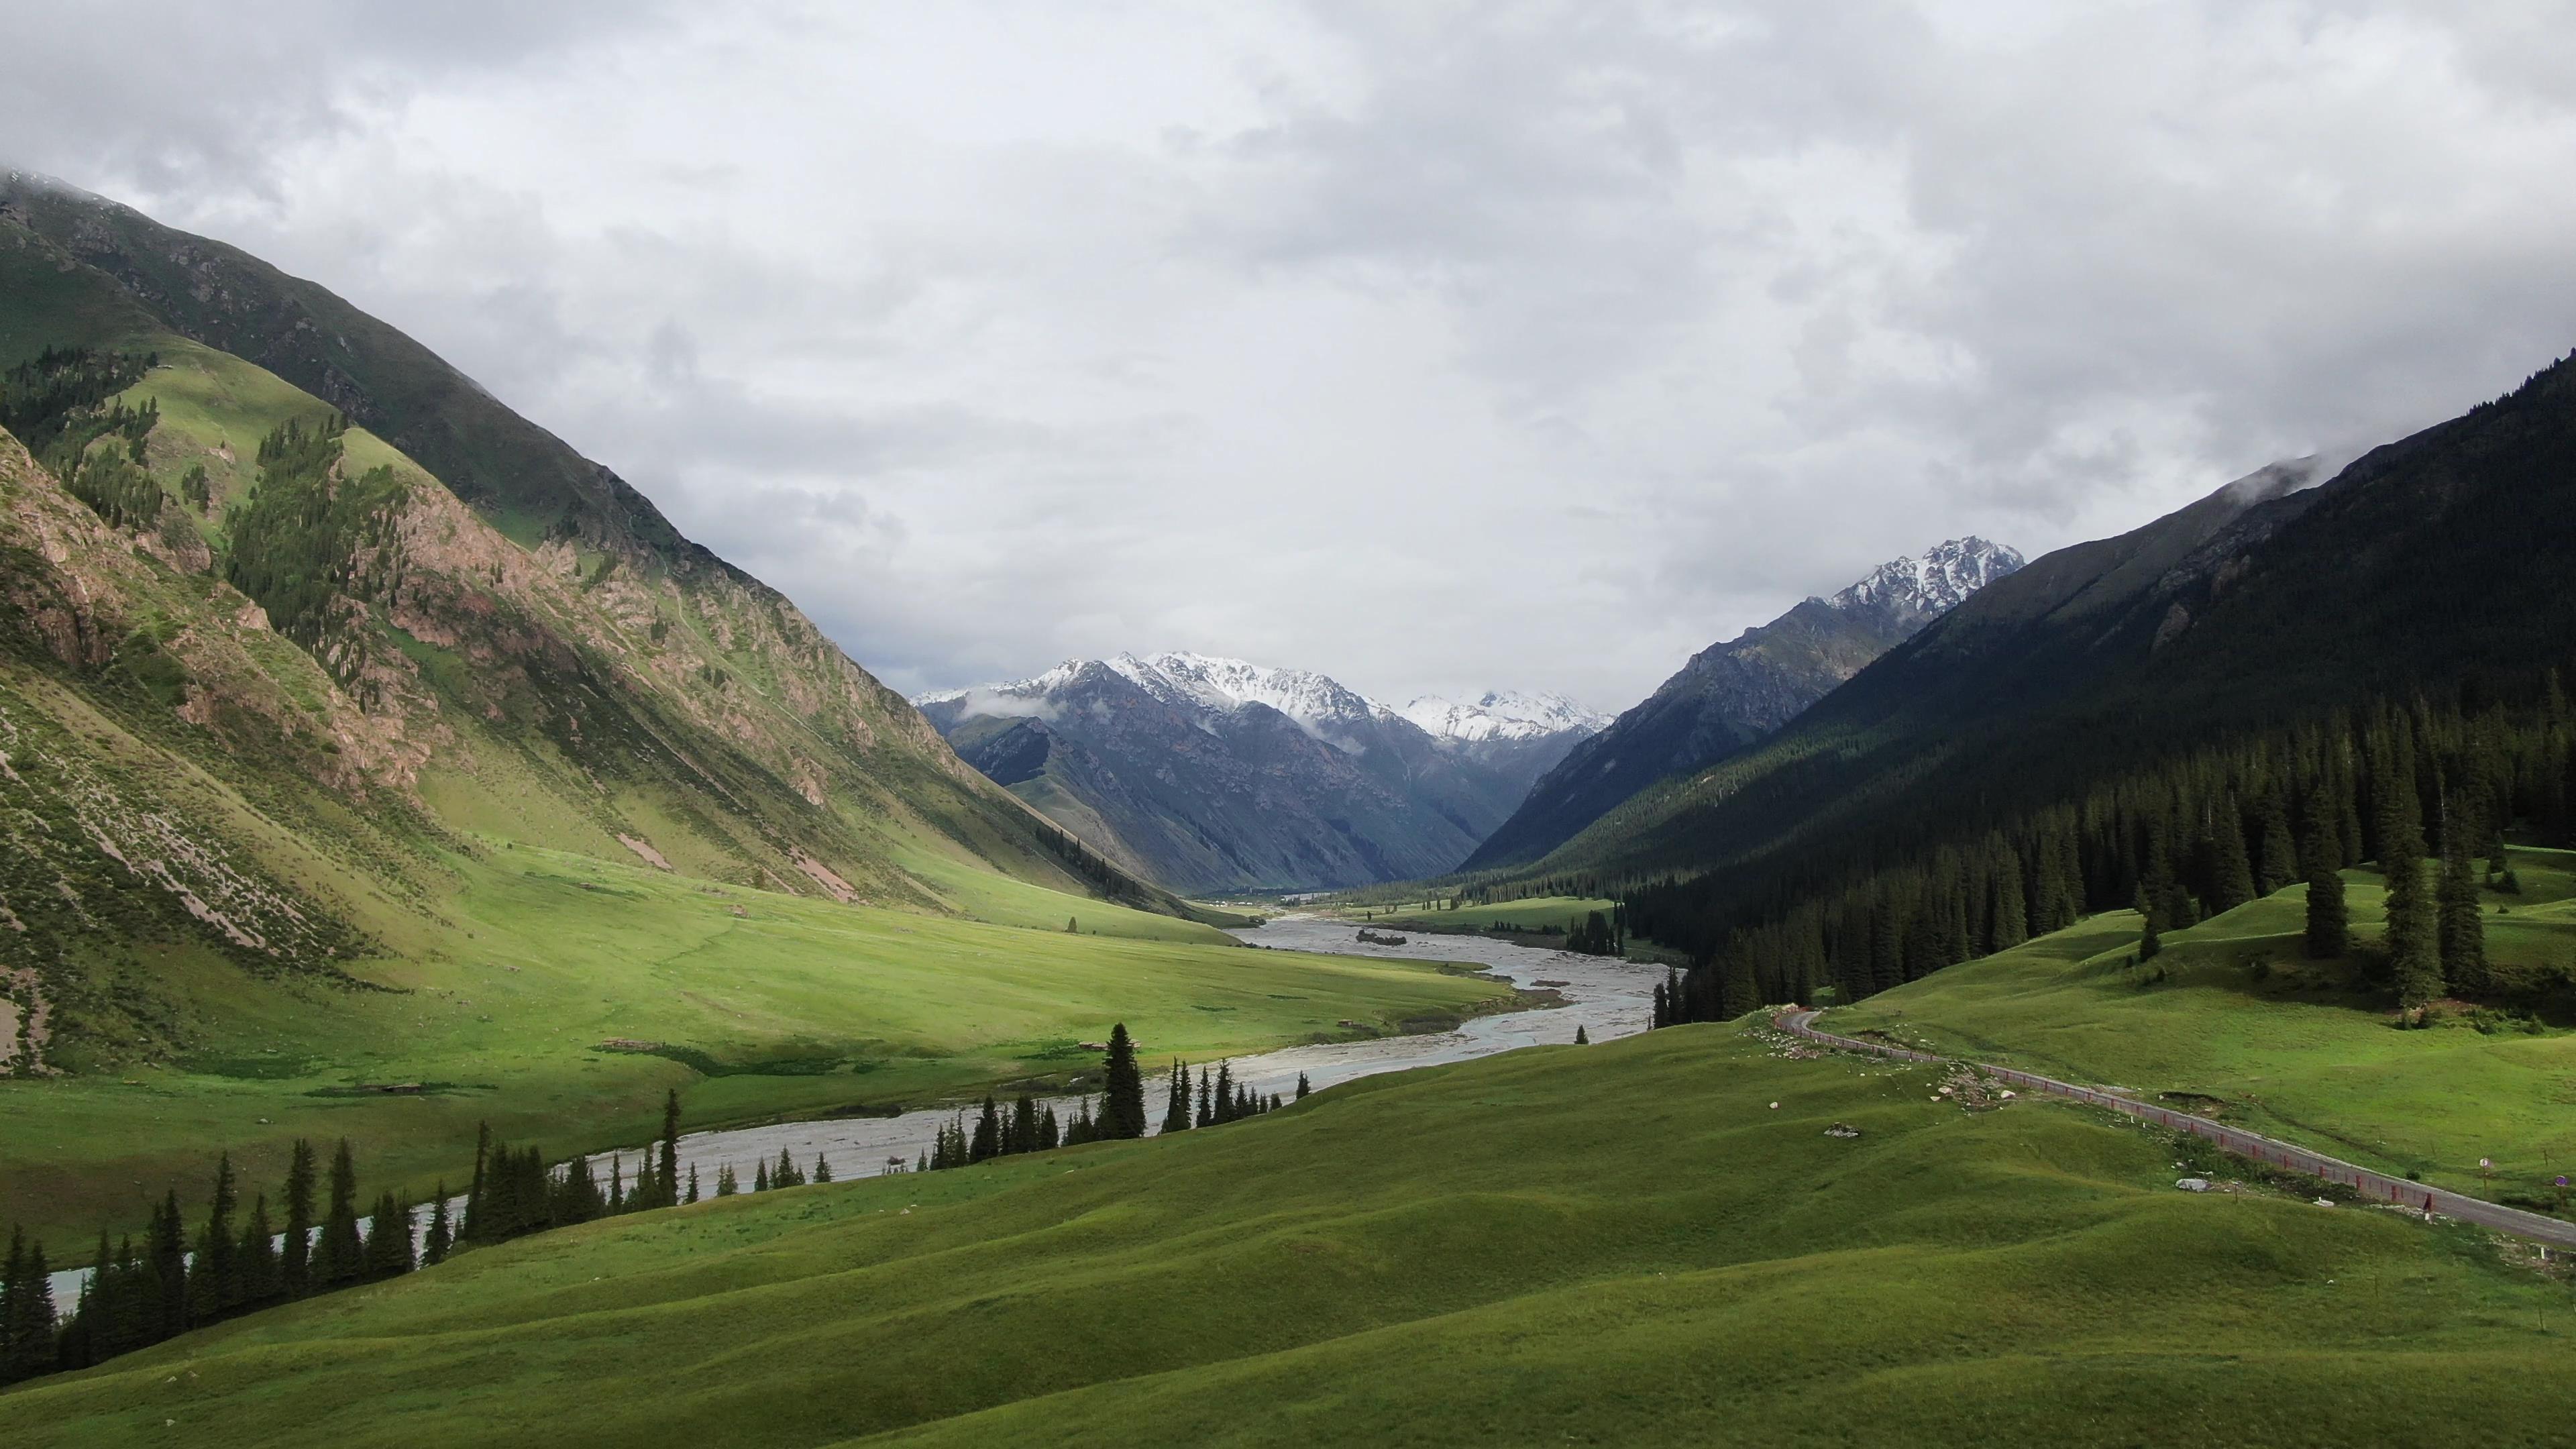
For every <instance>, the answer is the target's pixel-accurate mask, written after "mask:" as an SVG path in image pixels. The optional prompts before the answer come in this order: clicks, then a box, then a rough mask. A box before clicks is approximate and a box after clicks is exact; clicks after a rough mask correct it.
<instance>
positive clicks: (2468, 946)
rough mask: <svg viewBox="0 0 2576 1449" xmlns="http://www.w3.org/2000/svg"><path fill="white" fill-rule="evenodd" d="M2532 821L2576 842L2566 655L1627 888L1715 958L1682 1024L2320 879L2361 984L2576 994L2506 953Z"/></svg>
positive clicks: (1676, 1014) (2155, 933)
mask: <svg viewBox="0 0 2576 1449" xmlns="http://www.w3.org/2000/svg"><path fill="white" fill-rule="evenodd" d="M2514 828H2527V829H2528V830H2529V831H2530V832H2531V834H2532V835H2533V836H2534V837H2535V838H2537V839H2540V840H2542V841H2544V842H2546V843H2550V844H2562V843H2564V844H2576V712H2571V710H2570V707H2569V702H2568V700H2567V697H2566V694H2565V692H2564V691H2563V689H2562V687H2561V685H2560V682H2559V680H2558V678H2557V676H2556V675H2555V674H2554V673H2552V674H2550V675H2549V676H2547V677H2546V678H2545V679H2544V680H2542V681H2541V682H2540V685H2539V687H2538V688H2537V689H2535V690H2534V691H2533V692H2532V693H2531V695H2530V696H2529V697H2526V698H2523V699H2520V700H2507V701H2499V700H2495V699H2486V700H2482V701H2461V700H2451V701H2445V702H2441V703H2435V702H2432V701H2429V700H2423V699H2416V700H2412V701H2408V702H2405V703H2403V704H2400V703H2394V702H2384V703H2382V704H2380V705H2377V706H2375V707H2372V708H2370V709H2367V710H2363V711H2360V712H2357V713H2351V714H2339V715H2336V716H2333V717H2331V718H2328V719H2325V720H2322V721H2319V722H2316V723H2312V724H2308V725H2304V726H2299V727H2294V728H2283V729H2278V730H2275V731H2271V732H2268V733H2262V734H2257V735H2252V736H2248V737H2243V738H2239V739H2236V740H2232V741H2229V742H2226V743H2222V744H2213V745H2208V746H2205V747H2202V748H2199V749H2196V750H2191V751H2189V752H2180V753H2174V754H2171V755H2168V756H2166V757H2164V758H2162V759H2154V760H2147V761H2141V762H2138V763H2136V764H2134V765H2132V766H2130V767H2128V768H2125V769H2121V770H2118V771H2117V772H2113V773H2107V774H2106V776H2105V777H2104V778H2101V779H2099V780H2098V781H2097V783H2095V784H2094V785H2093V786H2092V787H2091V788H2090V789H2089V790H2087V791H2086V792H2085V793H2084V794H2083V795H2082V796H2081V797H2080V798H2075V799H2069V800H2063V801H2060V802H2058V803H2055V804H2052V805H2049V806H2046V807H2044V808H2040V809H2036V810H2033V811H2030V812H2028V813H2026V814H2023V815H2020V816H2018V817H2015V818H2012V819H2009V820H2006V821H2003V822H2001V823H2000V824H1998V825H1996V826H1994V827H1992V828H1989V829H1987V830H1985V831H1984V832H1983V834H1982V837H1981V838H1973V839H1966V840H1960V839H1947V840H1940V841H1937V842H1926V843H1924V844H1922V845H1920V846H1918V847H1916V848H1914V849H1911V850H1901V849H1888V848H1883V849H1882V850H1881V851H1880V852H1878V853H1876V854H1874V855H1873V856H1872V857H1868V858H1863V859H1860V860H1855V861H1851V862H1848V863H1840V864H1839V867H1838V868H1837V863H1831V862H1815V863H1810V864H1809V865H1808V866H1807V868H1806V869H1805V870H1803V871H1802V872H1800V873H1797V874H1792V875H1788V876H1785V877H1783V878H1782V879H1781V880H1780V881H1779V882H1778V883H1777V884H1776V885H1775V886H1774V887H1773V888H1772V889H1771V890H1770V891H1769V893H1768V894H1767V896H1766V897H1765V898H1762V899H1756V900H1750V901H1747V900H1743V899H1740V898H1737V899H1729V898H1728V896H1727V892H1728V890H1729V889H1730V886H1729V885H1728V884H1727V883H1724V882H1721V881H1718V880H1715V879H1712V878H1709V877H1702V878H1696V879H1693V880H1688V881H1681V882H1666V883H1662V884H1657V885H1651V886H1646V887H1642V888H1640V889H1638V890H1636V891H1634V892H1632V893H1631V894H1630V896H1629V897H1628V898H1627V902H1626V904H1627V906H1628V910H1629V920H1630V922H1631V923H1632V925H1633V927H1634V929H1636V930H1637V931H1639V932H1640V933H1643V934H1646V935H1650V936H1652V937H1654V938H1655V939H1657V940H1658V941H1662V942H1665V943H1667V944H1673V945H1677V946H1681V947H1682V948H1684V949H1686V950H1690V951H1691V952H1692V954H1693V955H1694V957H1695V958H1696V964H1694V965H1693V967H1692V968H1691V970H1690V972H1689V973H1688V975H1687V976H1685V977H1682V978H1680V979H1679V980H1677V981H1676V982H1674V983H1672V991H1671V994H1672V995H1673V997H1674V1001H1673V1002H1672V1003H1670V1004H1669V1013H1670V1016H1671V1019H1673V1020H1677V1021H1697V1020H1718V1019H1729V1018H1732V1017H1735V1016H1738V1015H1741V1014H1742V1013H1744V1012H1745V1011H1749V1010H1751V1009H1753V1008H1754V1007H1756V1006H1758V1005H1761V1004H1762V1003H1764V1002H1775V1001H1788V1000H1811V999H1813V998H1814V996H1815V994H1816V992H1817V991H1818V989H1819V988H1821V987H1825V986H1831V987H1833V988H1834V989H1835V991H1836V994H1837V997H1838V999H1841V1000H1845V1001H1850V1000H1856V999H1859V998H1861V997H1864V996H1867V995H1869V994H1871V993H1873V992H1876V991H1881V990H1885V989H1886V988H1888V987H1891V986H1895V985H1898V984H1900V983H1902V982H1906V981H1912V980H1915V979H1917V978H1919V977H1921V976H1922V975H1924V974H1926V973H1927V972H1930V971H1934V970H1938V969H1940V968H1941V967H1943V966H1947V965H1949V964H1951V963H1953V962H1957V961H1962V960H1968V959H1971V958H1974V957H1977V956H1981V955H1986V954H1989V953H1992V952H1995V951H2001V950H2007V949H2010V948H2011V947H2013V946H2016V945H2018V944H2020V943H2021V942H2022V941H2024V940H2026V939H2028V938H2030V937H2032V936H2036V935H2041V934H2045V933H2047V932H2050V931H2055V930H2059V929H2062V928H2064V927H2066V926H2069V925H2072V924H2073V923H2074V922H2075V921H2076V920H2077V919H2078V918H2080V917H2082V916H2084V915H2087V914H2091V913H2093V912H2097V911H2103V910H2111V909H2117V908H2119V907H2124V906H2127V907H2134V908H2136V909H2138V910H2140V911H2141V912H2143V913H2144V915H2145V917H2146V931H2145V934H2144V936H2143V937H2142V939H2141V941H2140V954H2141V956H2142V957H2144V956H2152V955H2153V954H2154V953H2155V951H2156V950H2157V949H2158V948H2159V946H2160V941H2159V939H2158V938H2159V937H2160V936H2161V935H2162V934H2163V933H2165V932H2170V931H2174V930H2179V929H2182V928H2184V927H2188V926H2190V925H2193V924H2195V923H2197V922H2198V921H2200V920H2202V919H2205V918H2206V917H2208V916H2210V915H2213V914H2216V913H2217V912H2220V911H2225V910H2230V909H2233V908H2234V907H2236V906H2239V905H2243V904H2244V903H2246V902H2247V901H2250V900H2253V899H2255V898H2257V897H2259V896H2263V895H2268V894H2270V893H2271V892H2273V891H2277V890H2279V889H2281V888H2283V887H2284V886H2287V885H2290V884H2293V883H2297V882H2305V883H2307V884H2308V885H2309V886H2310V898H2309V905H2310V920H2309V924H2308V947H2307V949H2308V951H2309V953H2310V954H2312V955H2315V956H2318V957H2321V958H2334V957H2344V958H2348V959H2351V960H2353V961H2354V963H2355V965H2356V968H2357V971H2358V974H2359V975H2358V983H2357V984H2361V985H2364V986H2368V987H2376V988H2379V989H2384V990H2388V991H2391V992H2393V994H2394V995H2395V996H2396V997H2397V999H2398V1001H2399V1002H2400V1003H2401V1004H2402V1005H2403V1006H2406V1007H2408V1008H2413V1007H2419V1006H2421V1005H2422V1004H2423V1003H2424V1002H2426V1001H2429V1000H2432V999H2434V998H2436V997H2439V996H2442V995H2445V994H2451V995H2458V996H2464V997H2471V998H2478V999H2514V998H2519V999H2523V1000H2530V999H2532V998H2535V997H2538V996H2546V995H2551V994H2567V993H2571V992H2576V980H2569V979H2567V975H2568V973H2567V972H2566V971H2565V970H2564V969H2563V968H2556V967H2547V968H2544V969H2541V970H2538V971H2528V970H2520V971H2506V972H2499V971H2498V970H2497V969H2496V968H2495V967H2494V966H2493V965H2492V964H2491V963H2490V962H2489V961H2488V960H2487V958H2486V953H2485V950H2484V944H2483V924H2482V921H2481V914H2480V912H2481V907H2480V900H2481V892H2488V893H2495V894H2501V895H2504V896H2510V895H2511V894H2512V893H2514V892H2515V891H2516V890H2518V885H2519V883H2518V882H2517V881H2516V880H2515V878H2514V876H2513V873H2512V870H2511V867H2510V863H2509V861H2508V860H2507V859H2506V856H2505V852H2504V843H2503V842H2504V836H2505V832H2506V831H2507V830H2508V829H2514ZM2428 855H2431V856H2433V857H2435V858H2436V859H2437V861H2438V868H2436V869H2433V870H2431V871H2429V872H2428V871H2427V869H2426V867H2425V859H2426V857H2427V856H2428ZM2366 861H2368V862H2376V863H2377V864H2378V865H2379V867H2380V868H2381V869H2382V871H2383V872H2384V873H2385V874H2386V877H2387V880H2388V883H2389V902H2388V911H2389V925H2388V930H2387V932H2386V933H2385V935H2384V936H2383V937H2382V938H2381V939H2380V940H2379V941H2376V942H2359V941H2356V940H2354V939H2353V937H2352V934H2351V931H2350V928H2349V923H2348V919H2347V911H2346V907H2345V905H2344V900H2343V888H2342V880H2341V877H2340V876H2339V875H2338V874H2337V872H2338V871H2340V870H2343V869H2345V868H2347V867H2351V866H2355V865H2359V864H2361V863H2363V862H2366ZM2428 874H2429V877H2430V878H2429V879H2428Z"/></svg>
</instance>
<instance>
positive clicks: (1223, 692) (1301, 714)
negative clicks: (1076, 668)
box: [1108, 651, 1394, 747]
mask: <svg viewBox="0 0 2576 1449" xmlns="http://www.w3.org/2000/svg"><path fill="white" fill-rule="evenodd" d="M1108 664H1109V667H1110V668H1111V669H1114V670H1116V671H1118V672H1119V673H1120V674H1122V675H1125V676H1126V677H1127V679H1128V680H1129V681H1130V682H1132V683H1134V684H1135V685H1136V687H1138V688H1139V689H1142V690H1144V691H1145V692H1146V693H1148V694H1151V695H1153V696H1155V697H1156V698H1158V699H1161V700H1164V701H1165V702H1167V703H1171V704H1177V705H1183V706H1194V707H1196V708H1198V709H1203V710H1211V711H1215V712H1218V713H1231V712H1233V711H1235V710H1239V709H1241V708H1243V707H1244V706H1246V705H1253V704H1261V705H1268V706H1269V707H1270V708H1272V709H1275V710H1277V711H1279V712H1280V713H1281V714H1284V715H1286V716H1288V718H1290V719H1292V720H1295V721H1296V722H1297V725H1298V727H1299V728H1301V729H1303V730H1305V731H1306V732H1307V733H1308V734H1311V735H1314V736H1316V737H1317V738H1319V739H1325V740H1329V741H1331V742H1333V743H1337V744H1344V745H1345V747H1348V746H1347V742H1346V740H1345V739H1344V738H1343V736H1344V735H1345V733H1346V732H1347V731H1348V730H1349V729H1350V728H1351V727H1352V726H1354V725H1357V724H1360V723H1362V722H1364V721H1367V720H1372V719H1385V718H1389V717H1391V716H1392V715H1393V714H1394V711H1393V710H1390V709H1388V708H1387V707H1386V706H1385V705H1382V704H1380V703H1378V702H1377V701H1376V700H1373V699H1370V698H1369V697H1368V696H1366V695H1364V694H1360V693H1358V692H1357V691H1355V690H1351V689H1347V688H1345V687H1343V686H1342V685H1341V684H1339V683H1338V682H1336V681H1334V680H1332V679H1329V678H1327V677H1325V676H1324V675H1321V674H1316V673H1314V672H1312V671H1310V670H1304V669H1280V668H1275V667H1272V666H1270V665H1266V664H1253V663H1250V662H1248V661H1245V660H1241V659H1225V658H1220V657H1218V656H1215V655H1208V654H1191V653H1188V652H1185V651H1172V652H1167V653H1162V654H1154V655H1149V656H1146V657H1143V658H1139V657H1137V656H1136V655H1133V654H1121V655H1119V656H1118V657H1117V658H1115V659H1112V660H1110V661H1108Z"/></svg>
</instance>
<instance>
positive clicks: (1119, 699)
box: [913, 653, 1604, 892]
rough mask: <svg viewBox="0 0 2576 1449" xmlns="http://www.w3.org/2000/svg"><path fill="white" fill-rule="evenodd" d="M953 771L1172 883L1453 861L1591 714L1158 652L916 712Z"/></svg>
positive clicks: (1543, 701)
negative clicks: (955, 761)
mask: <svg viewBox="0 0 2576 1449" xmlns="http://www.w3.org/2000/svg"><path fill="white" fill-rule="evenodd" d="M913 703H914V704H915V705H917V706H918V707H919V708H920V709H921V711H922V713H923V714H924V715H925V716H926V717H928V719H929V720H930V722H931V723H932V724H933V725H935V726H936V727H937V728H938V729H939V731H940V732H941V733H942V734H944V735H946V736H947V737H948V741H949V743H950V744H951V745H953V746H954V747H955V748H956V749H957V751H958V753H959V754H960V755H961V756H963V757H964V758H965V759H966V761H967V763H969V764H972V765H974V766H975V767H976V768H977V769H979V770H982V771H983V772H984V773H985V774H986V775H988V776H990V777H991V778H992V779H993V780H994V781H995V782H997V783H999V784H1001V785H1002V786H1004V787H1005V788H1007V789H1009V790H1010V791H1011V792H1012V793H1013V794H1015V795H1018V796H1019V797H1020V798H1021V799H1022V800H1025V801H1027V802H1028V803H1029V804H1030V805H1032V806H1035V807H1036V808H1037V809H1038V810H1039V811H1040V812H1041V813H1043V814H1045V815H1047V816H1048V817H1049V818H1050V819H1053V820H1055V821H1056V822H1057V823H1059V824H1061V825H1063V826H1064V827H1065V828H1066V829H1068V830H1070V831H1072V832H1073V833H1075V834H1076V835H1079V836H1081V837H1082V838H1083V839H1084V840H1086V841H1088V842H1090V843H1091V844H1092V845H1093V846H1094V847H1096V848H1098V849H1100V850H1101V851H1103V852H1104V853H1106V854H1108V855H1109V856H1110V857H1111V858H1112V859H1115V860H1117V861H1119V862H1120V863H1121V864H1124V865H1126V866H1128V867H1129V868H1130V869H1133V870H1136V871H1138V872H1141V873H1143V874H1145V875H1147V876H1149V877H1151V878H1152V879H1154V880H1157V881H1159V882H1161V883H1163V884H1164V885H1167V886H1169V887H1170V888H1172V889H1174V890H1180V891H1192V892H1208V891H1223V890H1244V889H1263V888H1290V887H1303V888H1331V887H1342V886H1353V885H1363V884H1368V883H1371V882H1376V881H1385V880H1400V879H1406V878H1410V877H1415V876H1422V875H1431V874H1436V873H1439V872H1441V871H1445V870H1447V869H1449V868H1450V867H1451V866H1454V865H1456V864H1457V862H1458V861H1459V860H1460V859H1462V858H1463V857H1464V856H1465V855H1466V854H1467V853H1468V852H1469V851H1471V850H1473V849H1474V848H1475V847H1476V844H1477V842H1479V841H1481V840H1482V839H1484V837H1485V835H1486V833H1487V832H1489V831H1491V830H1492V829H1493V828H1494V827H1495V826H1496V825H1498V824H1500V823H1501V822H1502V820H1503V819H1504V818H1505V817H1506V816H1508V815H1509V814H1510V813H1511V810H1512V807H1513V806H1514V805H1516V804H1518V803H1519V802H1520V799H1521V797H1522V795H1523V794H1525V793H1526V792H1527V791H1528V789H1529V786H1530V782H1531V781H1533V780H1534V779H1536V778H1537V777H1538V776H1539V775H1540V774H1541V773H1543V772H1545V771H1546V770H1547V769H1548V768H1549V767H1550V766H1552V765H1554V764H1555V763H1556V762H1557V761H1558V760H1560V759H1562V758H1563V757H1564V755H1565V752H1566V751H1567V750H1568V749H1571V748H1572V747H1573V746H1574V745H1575V744H1576V743H1577V742H1579V741H1580V740H1582V739H1583V737H1584V736H1586V735H1588V734H1590V733H1591V732H1592V731H1593V730H1596V729H1598V728H1600V726H1601V725H1602V723H1603V722H1604V717H1603V716H1600V715H1597V714H1594V713H1592V712H1590V711H1588V710H1586V709H1584V708H1583V707H1582V706H1580V705H1577V704H1575V703H1573V702H1572V701H1570V700H1566V699H1563V698H1560V697H1557V696H1554V695H1519V694H1510V693H1503V692H1493V693H1488V694H1485V695H1483V696H1481V697H1480V698H1478V699H1477V700H1476V702H1475V703H1473V704H1463V705H1462V704H1455V703H1452V702H1450V701H1448V700H1445V699H1437V698H1428V697H1426V698H1421V699H1416V700H1414V701H1413V702H1412V703H1411V704H1409V705H1406V706H1405V707H1404V708H1403V709H1401V710H1398V709H1393V708H1390V707H1388V706H1386V705H1384V704H1380V703H1378V702H1377V701H1375V700H1373V699H1370V698H1368V697H1367V696H1365V695H1362V694H1360V693H1358V692H1356V691H1354V690H1351V689H1349V688H1347V687H1345V686H1343V685H1342V684H1340V683H1338V682H1336V681H1335V680H1333V679H1331V678H1329V677H1327V676H1325V675H1321V674H1316V673H1313V672H1311V671H1308V670H1302V669H1279V668H1272V667H1269V666H1265V665H1259V664H1251V663H1247V662H1245V661H1243V660H1240V659H1222V658H1214V657H1210V656H1207V655H1202V654H1188V653H1169V654H1156V655H1153V656H1151V657H1146V658H1140V657H1138V656H1136V655H1133V654H1121V655H1118V656H1117V657H1116V658H1113V659H1080V660H1069V661H1067V662H1065V663H1063V664H1060V665H1057V666H1056V667H1055V668H1053V669H1050V670H1048V671H1046V672H1045V673H1043V674H1040V675H1037V676H1035V677H1033V678H1029V679H1022V680H1016V681H1012V682H1010V683H1004V684H989V685H980V686H977V687H975V688H972V689H957V690H946V691H942V692H939V693H934V694H926V695H922V696H920V697H919V698H917V699H915V700H914V701H913Z"/></svg>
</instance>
